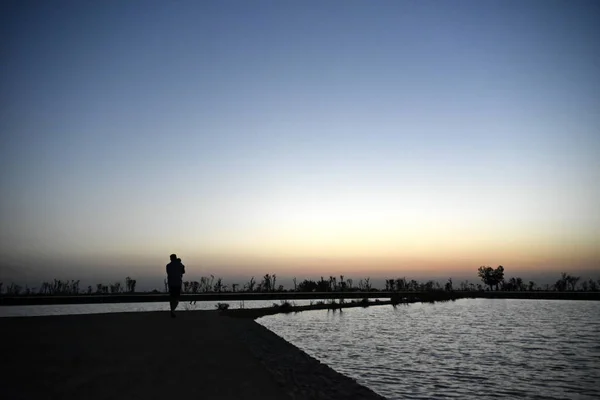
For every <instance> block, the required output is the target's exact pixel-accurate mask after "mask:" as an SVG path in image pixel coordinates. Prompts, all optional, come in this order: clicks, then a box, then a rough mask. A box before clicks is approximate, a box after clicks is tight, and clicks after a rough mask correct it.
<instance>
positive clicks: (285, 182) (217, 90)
mask: <svg viewBox="0 0 600 400" xmlns="http://www.w3.org/2000/svg"><path fill="white" fill-rule="evenodd" d="M0 7H1V8H0V34H1V35H2V40H1V41H0V50H1V53H0V54H1V62H0V133H1V137H0V140H1V141H0V143H1V146H0V185H1V188H2V196H1V198H0V259H1V261H0V264H1V266H2V268H3V270H2V271H3V274H9V272H10V273H11V274H13V273H14V274H17V275H18V274H25V275H27V274H29V276H32V275H35V276H36V277H37V276H42V275H43V276H56V277H65V275H67V274H68V276H66V277H67V278H72V279H77V278H78V277H79V276H99V275H103V276H104V275H106V276H123V277H124V276H126V275H133V276H145V277H153V278H152V279H154V278H155V277H161V276H162V275H164V265H165V264H166V263H167V262H168V256H169V254H171V253H177V254H178V255H179V256H180V257H181V258H182V259H183V261H184V263H185V264H186V266H187V270H188V271H191V273H192V274H197V275H209V274H214V275H216V276H224V277H235V278H237V277H244V276H250V275H262V274H264V273H267V272H270V273H277V274H278V275H280V276H288V277H291V276H297V277H317V276H320V275H325V276H328V275H330V274H331V275H334V274H340V273H343V274H345V275H346V276H356V277H359V276H374V277H382V276H388V277H396V276H404V275H407V276H410V277H422V276H461V275H464V276H467V275H469V276H470V275H472V276H473V277H475V276H476V269H477V267H478V266H480V265H491V266H496V265H500V264H502V265H504V266H505V268H506V273H507V274H508V275H512V274H523V275H527V274H529V275H536V276H537V275H539V274H541V273H546V272H547V273H549V274H556V275H557V274H558V271H566V272H571V271H572V272H574V273H581V272H583V273H589V274H591V275H599V277H600V184H599V182H600V158H599V157H598V154H599V153H600V112H599V111H598V110H600V80H599V79H598V77H599V76H600V40H599V39H598V38H600V25H598V23H597V21H598V20H599V18H600V5H599V4H598V2H596V1H587V2H586V1H552V0H547V1H546V0H544V1H517V0H503V1H491V0H484V1H463V0H461V1H427V0H424V1H401V0H397V1H384V0H378V1H366V0H365V1H353V0H348V1H346V0H344V1H342V0H328V1H312V0H308V1H288V0H283V1H275V0H273V1H263V0H252V1H243V0H235V1H234V0H224V1H186V0H178V1H153V0H144V1H142V0H139V1H134V0H129V1H120V0H119V1H117V0H107V1H74V0H73V1H63V0H56V1H3V2H2V5H1V6H0ZM161 274H162V275H161ZM57 275H58V276H57ZM75 275H77V276H75ZM553 276H554V275H553ZM161 279H162V278H161Z"/></svg>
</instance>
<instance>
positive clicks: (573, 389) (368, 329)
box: [258, 299, 600, 399]
mask: <svg viewBox="0 0 600 400" xmlns="http://www.w3.org/2000/svg"><path fill="white" fill-rule="evenodd" d="M258 322H259V323H260V324H262V325H263V326H265V327H267V328H268V329H270V330H272V331H273V332H275V333H276V334H278V335H279V336H281V337H283V338H284V339H286V340H287V341H289V342H291V343H293V344H294V345H296V346H297V347H299V348H300V349H302V350H304V351H305V352H306V353H308V354H310V355H311V356H313V357H315V358H317V359H319V360H320V361H322V362H324V363H326V364H327V365H329V366H330V367H332V368H333V369H335V370H337V371H338V372H340V373H342V374H345V375H348V376H350V377H352V378H354V379H356V380H357V381H358V382H359V383H361V384H363V385H365V386H368V387H369V388H371V389H372V390H374V391H376V392H378V393H379V394H381V395H383V396H386V397H387V398H389V399H442V398H460V399H492V398H499V397H500V398H529V399H565V398H569V399H598V398H600V302H592V301H561V300H506V299H463V300H457V301H455V302H445V303H434V304H421V303H415V304H410V305H403V306H398V307H396V308H394V307H392V306H379V307H370V308H366V309H363V308H353V309H346V310H343V311H342V312H339V311H336V312H333V311H326V310H322V311H310V312H303V313H298V314H288V315H286V314H278V315H273V316H268V317H263V318H260V319H259V320H258Z"/></svg>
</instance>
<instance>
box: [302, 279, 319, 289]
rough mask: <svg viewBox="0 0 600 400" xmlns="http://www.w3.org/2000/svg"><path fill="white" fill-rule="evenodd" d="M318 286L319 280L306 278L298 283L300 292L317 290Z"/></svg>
mask: <svg viewBox="0 0 600 400" xmlns="http://www.w3.org/2000/svg"><path fill="white" fill-rule="evenodd" d="M317 288H318V285H317V282H315V281H313V280H309V279H305V280H303V281H302V282H300V283H299V284H298V291H300V292H316V291H317Z"/></svg>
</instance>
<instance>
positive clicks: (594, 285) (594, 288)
mask: <svg viewBox="0 0 600 400" xmlns="http://www.w3.org/2000/svg"><path fill="white" fill-rule="evenodd" d="M588 286H589V288H590V291H592V292H596V291H598V286H600V285H599V284H598V283H597V282H596V281H595V280H593V279H590V280H588Z"/></svg>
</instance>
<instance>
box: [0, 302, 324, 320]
mask: <svg viewBox="0 0 600 400" xmlns="http://www.w3.org/2000/svg"><path fill="white" fill-rule="evenodd" d="M317 301H319V300H292V301H290V303H292V304H294V305H298V306H300V305H307V304H310V303H311V302H313V303H316V302H317ZM217 303H227V304H229V308H263V307H271V306H273V303H276V304H281V301H279V300H251V301H220V302H218V301H198V302H196V303H195V304H190V303H189V302H181V303H180V304H179V307H178V308H177V310H179V311H187V310H190V311H191V310H216V306H217ZM168 310H169V303H167V302H156V303H106V304H62V305H42V306H0V318H1V317H37V316H44V315H72V314H104V313H117V312H140V311H168Z"/></svg>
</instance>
